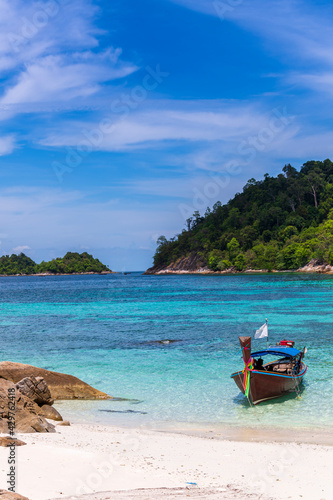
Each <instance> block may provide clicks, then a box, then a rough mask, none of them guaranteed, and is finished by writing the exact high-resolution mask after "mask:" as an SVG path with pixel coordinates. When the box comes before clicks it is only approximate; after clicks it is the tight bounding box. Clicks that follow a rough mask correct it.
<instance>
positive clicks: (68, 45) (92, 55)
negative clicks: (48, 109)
mask: <svg viewBox="0 0 333 500" xmlns="http://www.w3.org/2000/svg"><path fill="white" fill-rule="evenodd" d="M97 14H98V9H97V8H96V6H94V5H93V3H92V2H91V1H89V0H83V1H79V0H73V1H71V2H67V1H60V0H59V1H56V0H52V1H50V2H49V3H45V4H43V3H36V4H30V3H28V2H23V1H22V0H17V1H16V2H9V1H7V0H1V20H0V33H1V35H0V74H1V73H2V77H3V80H4V83H3V88H4V92H3V94H2V96H1V97H0V104H2V105H13V104H14V105H15V104H16V105H17V104H20V105H24V104H26V103H32V102H33V103H41V102H42V103H43V102H54V103H57V104H59V102H61V101H66V102H68V101H70V100H73V99H75V98H80V97H87V96H89V95H92V94H96V93H97V92H98V91H99V90H100V88H101V86H102V85H103V84H105V83H106V82H109V81H112V80H115V79H118V78H123V77H125V76H127V75H129V74H130V73H132V72H134V71H136V70H137V67H136V66H135V65H134V64H131V63H128V62H126V61H122V59H121V49H120V48H114V47H109V48H108V49H106V50H105V49H104V50H100V48H99V39H98V38H99V37H100V36H101V35H102V32H100V31H99V30H97V29H96V28H95V25H94V20H95V19H96V16H97ZM73 108H75V101H74V102H73ZM20 109H21V110H22V111H23V110H24V107H22V108H20ZM20 109H19V108H17V107H15V108H14V107H13V108H12V113H15V112H16V113H17V112H19V111H20Z"/></svg>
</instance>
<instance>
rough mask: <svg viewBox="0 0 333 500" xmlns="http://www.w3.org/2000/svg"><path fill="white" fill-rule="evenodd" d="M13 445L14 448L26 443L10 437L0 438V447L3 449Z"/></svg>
mask: <svg viewBox="0 0 333 500" xmlns="http://www.w3.org/2000/svg"><path fill="white" fill-rule="evenodd" d="M13 443H14V444H15V446H24V445H26V444H27V443H24V442H23V441H20V440H19V439H13V438H12V437H10V436H2V437H0V446H3V447H4V448H6V447H8V446H13Z"/></svg>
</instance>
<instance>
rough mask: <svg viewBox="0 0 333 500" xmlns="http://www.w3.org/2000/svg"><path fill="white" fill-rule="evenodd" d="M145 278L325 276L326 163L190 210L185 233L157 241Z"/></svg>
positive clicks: (289, 171)
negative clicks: (294, 273) (165, 275)
mask: <svg viewBox="0 0 333 500" xmlns="http://www.w3.org/2000/svg"><path fill="white" fill-rule="evenodd" d="M157 245H158V246H157V250H156V253H155V256H154V266H153V267H152V268H150V269H148V270H147V271H146V274H159V273H161V274H162V273H181V272H195V273H196V272H221V273H225V272H249V271H251V270H260V271H274V270H276V271H287V270H300V271H318V272H333V163H332V162H331V161H330V160H328V159H327V160H325V161H308V162H306V163H304V165H303V166H302V168H301V169H300V171H298V170H296V169H295V168H294V167H292V166H291V165H290V164H288V165H285V167H284V168H283V169H282V173H281V174H279V175H278V176H277V177H271V176H270V175H268V174H265V176H264V179H263V180H260V181H257V180H255V179H253V178H252V179H250V180H249V181H248V182H247V184H246V185H245V186H244V188H243V192H242V193H237V194H236V195H235V196H234V197H233V198H232V199H231V200H230V201H229V202H228V203H227V204H226V205H222V204H221V203H220V202H217V203H215V205H214V206H213V208H212V209H210V208H207V210H206V212H205V214H204V215H203V216H202V215H200V213H199V211H195V212H194V214H193V216H192V217H190V218H189V219H187V221H186V229H183V231H182V232H181V233H180V234H178V235H177V236H175V237H174V238H171V239H170V240H168V239H167V238H165V237H164V236H160V237H159V239H158V240H157Z"/></svg>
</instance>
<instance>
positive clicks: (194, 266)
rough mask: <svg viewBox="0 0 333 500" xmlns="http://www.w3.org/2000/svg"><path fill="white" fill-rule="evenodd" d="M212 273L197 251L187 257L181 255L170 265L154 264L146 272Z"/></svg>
mask: <svg viewBox="0 0 333 500" xmlns="http://www.w3.org/2000/svg"><path fill="white" fill-rule="evenodd" d="M191 273H201V274H210V273H212V271H211V270H210V269H209V268H208V267H206V265H205V262H204V260H203V258H202V257H201V256H200V255H198V254H197V253H192V254H190V255H188V256H187V257H181V258H180V259H178V260H177V261H176V262H172V263H171V264H170V265H169V266H154V267H151V268H149V269H147V271H146V272H145V273H144V274H191Z"/></svg>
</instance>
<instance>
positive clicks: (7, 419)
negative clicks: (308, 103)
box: [0, 379, 55, 434]
mask: <svg viewBox="0 0 333 500" xmlns="http://www.w3.org/2000/svg"><path fill="white" fill-rule="evenodd" d="M39 410H40V408H39V406H38V405H37V404H36V403H35V402H34V401H32V400H31V399H29V398H28V397H27V396H25V395H24V394H21V392H20V391H19V390H18V389H17V388H16V386H15V384H14V383H13V382H11V381H10V380H4V379H0V432H1V433H4V434H8V433H9V432H10V430H13V431H14V432H55V427H54V425H52V424H50V423H49V422H47V420H46V419H45V418H44V417H42V416H40V415H39Z"/></svg>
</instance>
